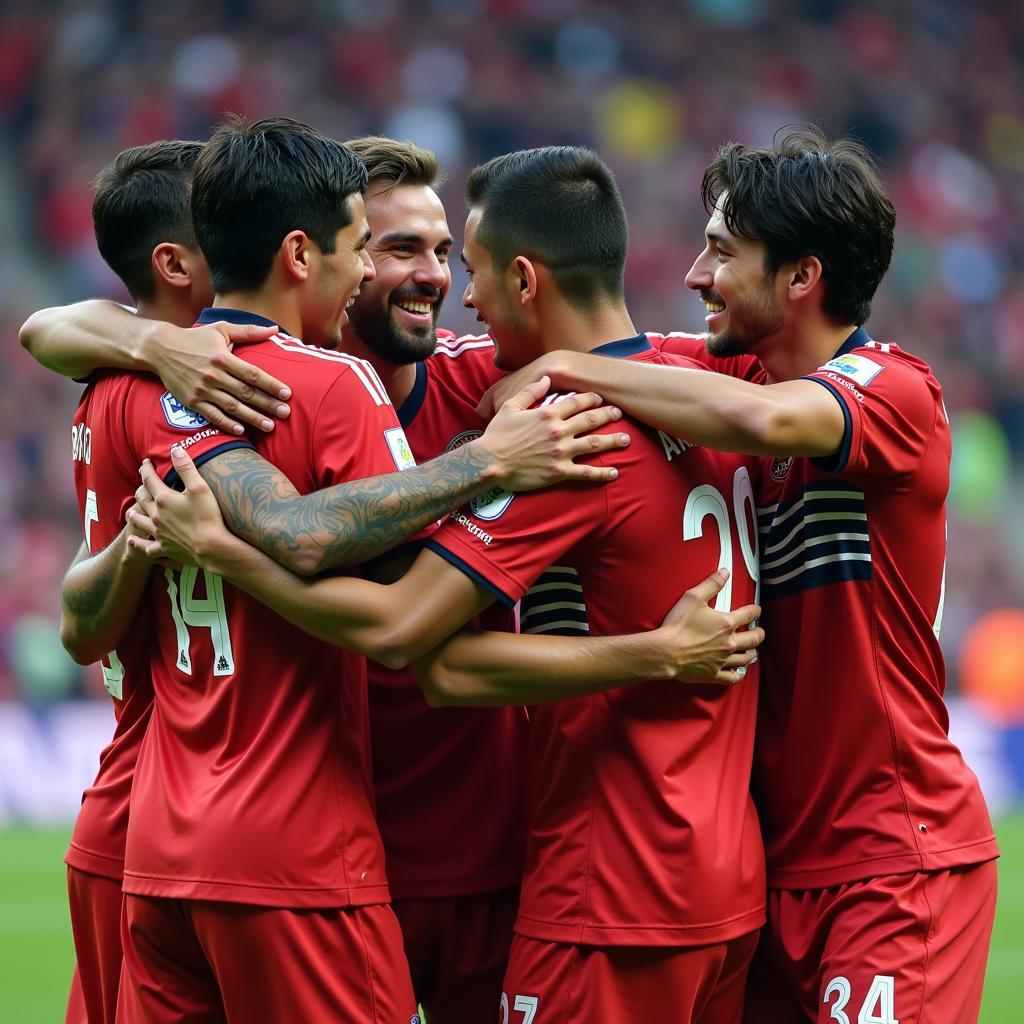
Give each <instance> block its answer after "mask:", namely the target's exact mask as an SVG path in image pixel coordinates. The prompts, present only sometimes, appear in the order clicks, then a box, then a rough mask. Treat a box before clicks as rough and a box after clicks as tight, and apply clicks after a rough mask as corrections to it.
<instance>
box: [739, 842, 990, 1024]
mask: <svg viewBox="0 0 1024 1024" xmlns="http://www.w3.org/2000/svg"><path fill="white" fill-rule="evenodd" d="M995 906H996V864H995V861H988V862H986V863H984V864H975V865H971V866H970V867H965V868H952V869H950V870H948V871H935V872H928V873H921V874H911V875H891V876H887V877H884V878H872V879H869V880H868V881H864V882H851V883H849V884H847V885H839V886H835V887H833V888H830V889H814V890H800V891H789V890H777V889H776V890H771V889H770V890H769V891H768V923H767V925H765V927H764V929H763V931H762V935H761V943H760V945H759V946H758V950H757V954H756V956H755V957H754V963H753V964H752V965H751V968H750V979H749V982H748V988H747V1006H746V1013H745V1016H744V1021H745V1022H746V1024H766V1022H769V1021H770V1022H771V1024H806V1022H807V1021H818V1022H820V1024H835V1022H836V1021H839V1022H840V1024H845V1022H853V1024H855V1022H857V1021H858V1020H859V1021H873V1022H876V1024H894V1022H895V1021H899V1024H971V1022H975V1021H977V1019H978V1012H979V1009H980V1007H981V991H982V985H983V983H984V980H985V963H986V961H987V960H988V946H989V939H990V938H991V936H992V921H993V918H994V916H995Z"/></svg>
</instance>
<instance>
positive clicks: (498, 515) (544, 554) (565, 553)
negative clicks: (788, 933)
mask: <svg viewBox="0 0 1024 1024" xmlns="http://www.w3.org/2000/svg"><path fill="white" fill-rule="evenodd" d="M597 351H598V352H600V353H601V354H604V355H610V356H619V357H631V358H634V359H637V360H642V361H645V362H652V363H672V364H676V365H689V366H695V365H696V364H694V363H692V362H690V361H687V360H682V359H679V358H676V357H672V356H667V355H662V354H660V353H658V352H656V351H655V350H654V349H652V348H651V346H650V345H649V343H648V342H647V340H646V338H645V337H644V336H643V335H640V336H639V337H637V338H632V339H626V340H624V341H619V342H613V343H611V344H610V345H605V346H602V347H601V348H600V349H598V350H597ZM605 429H606V430H621V429H622V427H621V426H620V425H619V424H609V425H608V426H607V427H606V428H605ZM628 429H629V430H630V433H631V436H632V443H631V444H630V446H629V447H628V448H626V449H623V450H621V451H617V452H615V453H614V454H611V455H609V456H607V457H602V460H604V459H605V458H607V459H610V460H613V461H614V463H615V465H616V466H618V467H619V469H620V471H621V475H620V477H619V479H618V480H616V481H615V483H613V484H610V485H608V486H605V487H593V486H588V485H585V484H564V485H561V486H558V487H554V488H550V489H548V490H544V491H538V492H536V493H531V494H525V495H515V496H512V495H508V494H503V495H498V496H495V497H493V498H491V499H490V500H486V499H485V500H483V501H480V500H478V501H476V502H473V503H471V505H470V507H469V508H468V509H467V510H465V511H463V512H458V513H454V514H453V516H452V517H451V519H450V520H449V522H448V523H447V524H446V525H445V526H444V527H442V529H441V530H440V531H438V533H437V534H435V535H434V537H433V538H431V539H430V540H429V541H428V542H427V545H428V547H430V548H431V549H432V550H435V551H437V552H438V553H439V554H441V555H442V557H446V558H448V559H450V560H451V561H453V562H454V563H455V564H456V565H459V566H460V568H462V569H463V571H466V572H469V573H470V574H472V575H474V576H475V578H477V579H478V581H479V582H480V583H481V584H482V585H484V586H486V587H488V588H489V589H491V590H492V591H493V592H494V593H495V594H497V595H500V597H501V598H502V599H503V600H504V601H505V603H507V604H511V603H512V602H514V601H515V600H516V599H517V598H519V597H520V596H521V595H522V594H523V593H524V592H525V591H526V590H527V588H528V587H529V586H530V584H531V583H532V582H533V581H534V580H535V579H537V577H538V576H539V575H540V573H541V572H542V571H543V570H544V568H545V567H547V566H548V565H550V564H551V563H553V562H556V561H557V562H558V563H559V564H562V565H569V566H572V567H574V568H575V569H576V570H577V572H578V574H579V580H580V586H581V587H582V590H583V595H584V599H585V603H586V608H587V613H588V616H589V620H590V628H591V631H592V632H593V633H595V634H598V635H604V634H613V633H631V632H635V631H638V630H647V629H651V628H654V627H655V626H657V625H658V624H659V623H660V622H661V620H662V619H663V617H664V615H665V613H666V612H667V611H668V610H669V608H670V607H671V606H672V605H673V604H674V603H675V601H676V600H677V599H678V598H679V597H680V595H681V594H682V593H683V592H684V591H685V590H686V589H688V588H689V587H692V586H695V585H696V584H697V583H699V582H700V581H701V580H703V579H704V578H705V577H706V576H708V575H709V574H710V573H711V572H713V571H714V570H715V569H716V568H717V567H718V566H720V565H730V566H731V568H732V577H731V580H730V583H729V585H728V586H727V588H726V589H725V590H723V592H722V595H721V596H720V599H719V602H718V603H719V606H720V607H725V606H729V605H737V606H738V605H741V604H745V603H747V602H749V601H751V600H753V598H754V592H755V582H754V580H755V577H756V573H757V565H756V554H755V553H756V540H755V534H754V530H755V526H754V519H753V506H754V502H753V495H752V493H751V489H750V476H749V472H748V469H747V463H748V462H749V460H746V459H744V458H742V457H740V456H735V455H728V454H720V453H717V452H712V451H710V450H708V449H705V448H700V447H697V446H694V445H691V444H687V443H685V442H683V441H680V440H678V439H676V438H673V437H670V436H669V435H667V434H665V433H662V432H659V431H655V430H650V429H648V428H645V427H642V426H641V425H639V424H636V423H630V424H628ZM756 705H757V671H756V668H754V669H753V670H752V671H750V672H748V674H747V678H746V679H745V680H744V682H743V683H742V684H741V685H739V686H735V687H731V688H728V687H721V686H715V685H711V684H690V683H680V682H677V681H674V680H673V681H667V682H666V681H652V682H647V683H640V684H637V685H634V686H630V687H620V688H617V689H613V690H609V691H607V692H605V693H601V694H597V695H594V696H589V697H581V698H576V699H572V700H563V701H559V702H556V703H552V704H546V705H541V706H539V707H537V708H535V709H532V710H531V715H530V739H529V748H528V751H527V759H526V764H527V792H526V821H527V826H528V838H527V851H526V865H525V870H524V878H523V889H522V899H521V910H520V914H519V918H518V920H517V922H516V930H517V932H519V933H520V934H522V935H526V936H529V937H533V938H539V939H547V940H549V941H556V942H577V943H587V944H601V945H699V944H705V943H711V942H721V941H725V940H727V939H730V938H733V937H735V936H738V935H742V934H744V933H746V932H749V931H751V930H753V929H755V928H758V927H759V926H760V925H761V924H762V923H763V921H764V858H763V851H762V846H761V836H760V832H759V829H758V823H757V816H756V814H755V812H754V807H753V803H752V801H751V799H750V795H749V780H750V762H751V757H752V748H753V740H754V724H755V717H756V710H757V708H756Z"/></svg>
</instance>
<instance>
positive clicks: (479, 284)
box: [462, 207, 540, 370]
mask: <svg viewBox="0 0 1024 1024" xmlns="http://www.w3.org/2000/svg"><path fill="white" fill-rule="evenodd" d="M480 217H481V210H480V209H479V208H478V207H475V208H473V209H472V210H470V211H469V216H468V217H467V218H466V229H465V232H464V235H463V245H462V262H463V264H464V265H465V268H466V274H467V275H468V277H469V281H468V283H467V284H466V290H465V292H463V294H462V304H463V305H464V306H466V307H467V308H468V309H475V310H476V318H477V320H479V321H480V322H481V323H482V324H483V325H484V327H485V328H486V330H487V332H488V333H489V334H490V335H491V337H492V338H493V339H494V350H495V351H494V363H495V365H496V366H498V367H500V368H501V369H503V370H518V369H519V368H520V367H521V366H525V365H526V364H527V363H529V362H531V361H532V360H533V359H535V358H536V357H537V356H538V355H539V354H540V353H539V352H538V351H535V349H536V348H537V345H536V341H535V339H534V338H533V337H532V335H531V334H530V333H529V332H528V331H527V328H526V323H525V317H524V316H523V313H522V310H521V309H520V307H519V306H518V305H517V304H516V300H515V296H516V293H517V290H516V283H515V282H516V273H515V270H514V267H512V266H509V267H506V268H505V270H504V271H495V269H494V263H493V260H492V259H491V254H490V253H489V252H488V251H487V250H486V249H485V248H484V247H483V246H482V245H480V243H479V242H478V241H477V232H478V230H479V227H480Z"/></svg>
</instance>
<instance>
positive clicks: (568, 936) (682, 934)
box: [513, 903, 765, 946]
mask: <svg viewBox="0 0 1024 1024" xmlns="http://www.w3.org/2000/svg"><path fill="white" fill-rule="evenodd" d="M764 923H765V905H764V904H763V903H762V904H761V905H760V906H759V907H757V908H756V909H755V910H750V911H745V912H744V913H742V914H738V915H736V916H735V917H731V918H729V919H728V920H726V921H714V922H711V923H709V924H692V925H671V926H665V925H646V924H614V925H613V924H592V923H591V924H588V923H584V922H580V923H578V924H563V923H557V922H554V921H544V920H541V919H539V918H532V917H530V916H528V915H526V914H523V913H520V914H519V915H518V917H516V923H515V925H514V926H513V931H514V932H515V933H516V934H517V935H522V936H523V937H524V938H527V939H542V940H544V941H545V942H568V943H572V944H573V945H578V946H706V945H709V944H710V943H714V942H728V941H730V940H731V939H736V938H739V937H740V936H741V935H747V934H749V933H750V932H752V931H756V930H757V929H758V928H760V927H761V926H762V925H763V924H764Z"/></svg>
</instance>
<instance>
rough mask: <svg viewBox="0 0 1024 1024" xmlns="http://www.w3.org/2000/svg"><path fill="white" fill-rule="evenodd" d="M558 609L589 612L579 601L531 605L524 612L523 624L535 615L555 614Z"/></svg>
mask: <svg viewBox="0 0 1024 1024" xmlns="http://www.w3.org/2000/svg"><path fill="white" fill-rule="evenodd" d="M566 589H568V588H566ZM535 592H536V591H535ZM558 608H572V609H573V610H575V611H579V612H586V610H587V606H586V605H585V604H582V603H581V602H579V601H552V602H551V603H550V604H534V605H530V607H529V608H527V609H526V611H525V612H523V622H528V621H529V620H530V619H531V618H533V616H535V615H542V614H543V613H544V612H553V611H555V610H556V609H558Z"/></svg>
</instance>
